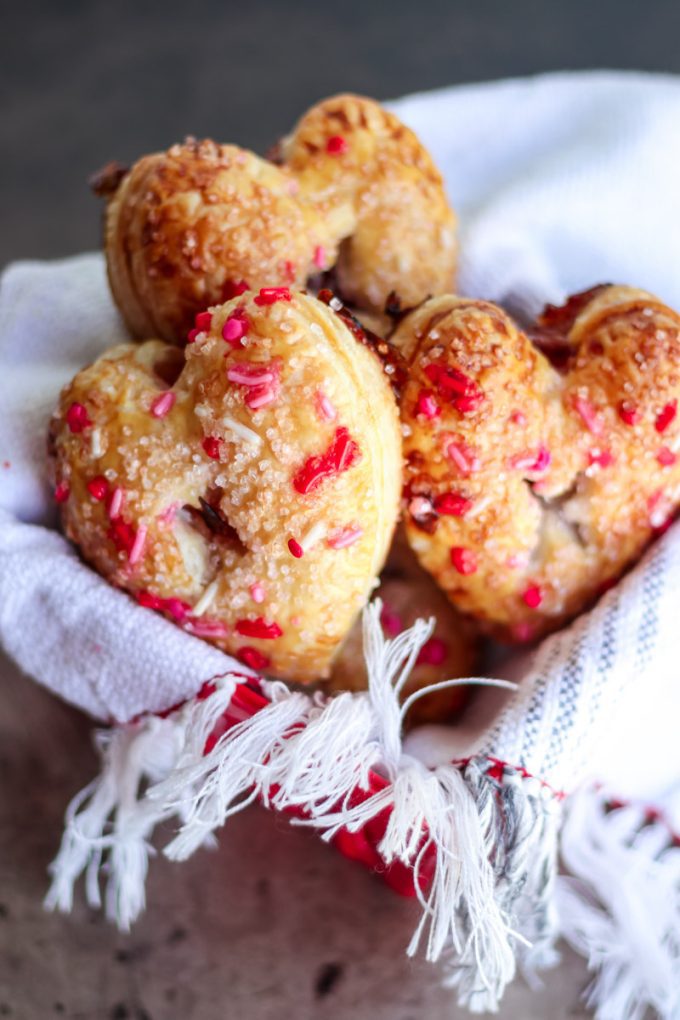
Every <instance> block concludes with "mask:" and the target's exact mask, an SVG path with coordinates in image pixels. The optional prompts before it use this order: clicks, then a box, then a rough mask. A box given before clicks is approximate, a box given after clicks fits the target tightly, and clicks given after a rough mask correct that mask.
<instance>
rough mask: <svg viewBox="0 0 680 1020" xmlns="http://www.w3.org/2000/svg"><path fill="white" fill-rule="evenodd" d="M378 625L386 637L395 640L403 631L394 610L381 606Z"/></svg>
mask: <svg viewBox="0 0 680 1020" xmlns="http://www.w3.org/2000/svg"><path fill="white" fill-rule="evenodd" d="M380 623H381V624H382V629H383V630H384V631H385V633H386V634H387V636H388V637H391V638H395V637H396V636H397V635H398V634H401V632H402V630H403V629H404V624H403V622H402V619H401V616H400V615H399V613H396V612H395V611H394V609H390V607H389V606H386V605H385V606H383V609H382V612H381V614H380Z"/></svg>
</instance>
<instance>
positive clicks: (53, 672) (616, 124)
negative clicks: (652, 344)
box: [0, 72, 680, 1017]
mask: <svg viewBox="0 0 680 1020" xmlns="http://www.w3.org/2000/svg"><path fill="white" fill-rule="evenodd" d="M391 106H392V108H393V109H394V110H395V111H396V112H397V113H398V114H399V115H400V116H401V117H403V119H404V120H405V121H406V122H407V123H408V124H410V125H411V126H412V127H413V128H414V129H415V130H416V131H417V133H418V134H419V135H420V137H421V138H422V140H423V141H424V143H425V144H426V145H427V146H428V147H429V148H430V150H431V151H432V154H433V156H434V158H435V160H436V162H437V163H438V165H439V166H440V168H441V170H442V171H443V173H444V176H445V178H446V182H447V187H448V190H449V193H450V196H451V199H452V202H453V203H454V205H455V207H456V209H457V211H458V213H459V216H460V240H461V267H460V281H459V285H460V289H461V290H462V291H463V292H464V293H466V294H472V295H475V296H480V297H485V298H490V299H492V300H497V301H500V302H502V303H504V304H505V305H506V306H508V307H509V308H510V309H511V310H513V311H515V312H516V313H517V314H518V315H520V316H521V317H526V316H530V315H532V314H534V313H535V312H536V311H537V310H538V309H539V308H540V307H541V306H542V305H543V304H544V303H545V302H546V301H551V302H555V301H560V300H561V299H562V298H563V297H564V296H565V295H566V294H567V293H570V292H573V291H575V290H579V289H583V288H586V287H589V286H592V285H593V284H595V283H600V282H607V281H612V282H621V283H630V284H634V285H636V286H641V287H645V288H647V289H649V290H651V291H653V292H654V293H656V294H658V296H659V297H660V298H662V299H663V300H665V301H667V302H668V303H669V304H671V305H674V306H675V307H677V308H680V273H678V272H677V266H678V265H680V234H679V233H678V231H677V230H676V229H675V227H676V224H677V223H678V222H680V189H678V188H677V183H676V178H677V170H676V167H677V162H678V161H677V160H676V159H675V155H676V154H677V155H680V137H679V136H678V133H677V125H678V123H680V81H679V80H677V79H675V78H671V77H665V76H658V75H643V74H614V73H604V72H602V73H588V74H573V75H571V74H559V75H547V76H542V77H538V78H533V79H525V80H517V81H507V82H498V83H492V84H487V85H475V86H466V87H459V88H453V89H447V90H443V91H440V92H435V93H429V94H423V95H418V96H412V97H407V98H406V99H403V100H400V101H397V102H395V103H393V104H391ZM124 338H125V329H124V327H123V325H122V323H121V321H120V319H119V317H118V315H117V313H116V311H115V309H114V307H113V305H112V302H111V299H110V296H109V293H108V288H107V284H106V278H105V271H104V265H103V260H102V258H101V256H100V255H84V256H79V257H76V258H73V259H68V260H64V261H62V262H58V263H39V262H24V263H18V264H16V265H13V266H11V267H10V268H9V269H8V270H7V271H6V272H5V274H4V276H3V278H2V284H1V286H0V643H2V644H3V645H4V646H5V647H6V648H7V650H8V651H9V652H10V654H11V655H12V656H13V657H14V658H15V659H16V661H17V662H18V663H19V665H20V666H22V667H23V668H24V669H25V670H26V671H27V672H28V673H30V674H31V675H33V676H34V677H35V678H36V679H37V680H39V681H40V682H41V683H44V684H45V685H46V686H48V687H49V688H50V689H51V690H53V691H54V692H55V693H57V694H59V695H60V696H62V697H64V698H66V699H67V700H68V701H70V702H71V703H73V704H75V705H78V706H80V707H81V708H84V709H85V710H86V711H88V712H90V714H92V715H93V716H95V717H96V718H98V719H101V720H104V721H111V720H115V721H122V720H128V719H131V718H133V717H135V716H136V715H138V714H139V713H140V712H141V711H143V710H149V711H158V710H161V709H165V708H167V707H168V706H170V705H172V704H175V703H176V702H178V701H180V700H182V699H184V698H186V697H189V696H190V695H191V694H193V693H195V692H196V691H197V690H198V689H199V688H200V687H201V685H202V683H203V682H204V681H205V680H206V679H208V678H209V677H212V676H214V675H216V674H223V673H226V672H228V670H229V669H231V668H238V670H239V672H241V673H243V671H244V670H243V667H242V666H238V667H236V666H235V664H234V662H233V660H231V659H229V658H228V657H227V656H224V655H222V654H221V653H220V652H217V651H216V650H215V649H212V648H210V647H209V646H207V645H205V644H204V643H202V642H200V641H198V640H197V639H195V638H192V637H190V636H189V635H187V634H185V633H183V632H181V631H180V630H179V629H177V628H175V627H173V625H172V624H170V623H168V622H166V621H165V620H162V619H160V618H158V617H157V616H155V615H154V614H153V613H152V612H150V611H148V610H145V609H143V608H141V607H139V606H137V605H135V604H134V603H133V601H132V600H131V599H130V598H128V597H127V596H126V595H124V594H123V593H121V592H119V591H115V590H113V589H112V588H110V587H109V586H108V585H107V584H106V583H105V582H104V581H103V580H101V579H100V578H99V577H97V576H96V575H95V574H94V573H93V572H92V571H90V570H89V569H88V568H87V567H85V566H84V565H83V564H82V563H81V562H80V560H79V559H78V557H77V556H76V555H75V553H74V552H73V550H72V549H71V548H70V547H69V545H68V543H67V542H66V541H65V540H64V539H63V538H62V537H61V536H60V534H59V533H58V531H57V529H56V515H55V512H54V507H53V502H52V497H51V492H50V487H49V484H48V482H47V477H46V452H45V432H46V428H47V423H48V419H49V415H50V412H51V410H52V408H53V407H54V405H55V403H56V401H57V396H58V392H59V389H60V387H61V386H62V385H63V383H64V382H66V381H67V380H68V379H69V378H70V377H71V376H72V375H73V374H74V373H75V372H76V371H77V370H78V369H79V368H81V367H82V366H83V365H84V364H86V363H87V362H88V361H90V360H92V359H93V358H94V357H96V356H97V355H98V354H99V353H100V352H101V351H103V350H104V349H105V348H106V347H108V346H110V345H111V344H113V343H116V342H118V341H120V340H122V339H124ZM678 605H680V524H677V525H675V526H674V527H673V528H671V529H670V531H669V532H668V533H667V534H666V535H665V536H664V537H663V538H662V539H661V540H660V541H659V542H657V543H656V544H655V546H654V547H653V548H652V549H651V550H650V551H649V552H648V554H647V555H646V557H645V558H644V560H643V562H642V563H641V564H640V565H639V566H638V567H637V568H636V569H635V570H633V571H632V572H631V573H630V575H629V576H628V577H627V578H625V579H624V581H623V582H622V583H621V584H620V585H618V586H617V588H616V589H615V590H613V591H610V592H609V593H608V594H607V595H606V596H605V597H604V598H603V599H602V600H601V601H600V603H599V604H598V606H597V607H596V608H595V609H594V610H593V611H592V612H591V613H589V614H587V615H586V616H583V617H582V618H581V619H579V620H578V621H576V623H575V624H574V625H573V626H572V627H570V628H568V629H567V630H565V631H564V632H562V633H560V634H558V635H553V636H552V637H550V638H548V639H547V640H546V641H545V642H543V644H542V645H541V647H540V648H539V650H538V652H537V653H536V655H535V657H534V658H533V659H532V660H531V661H529V662H526V663H524V664H523V665H522V667H521V668H519V667H517V666H516V667H515V671H516V675H519V676H520V677H521V685H520V690H519V691H518V693H517V694H515V695H512V696H510V695H508V694H500V693H498V692H488V695H487V692H485V697H484V698H480V699H479V704H480V709H479V711H480V713H481V714H480V715H477V716H473V717H471V718H468V719H467V720H466V722H465V723H464V724H463V725H462V726H461V727H459V728H457V729H454V730H452V731H445V730H442V729H436V728H432V729H428V730H426V731H422V732H420V733H416V734H414V735H413V736H412V737H411V738H409V742H408V744H407V745H406V748H407V751H410V752H411V753H415V754H417V755H418V757H419V758H421V759H422V760H424V761H426V762H427V763H428V764H432V765H437V764H438V763H439V762H442V761H446V760H449V759H450V758H451V757H452V756H453V755H460V754H461V753H469V752H480V753H482V754H493V755H497V756H498V757H500V758H502V759H503V760H505V761H509V762H511V763H512V764H513V765H515V766H518V767H520V768H526V769H528V770H529V771H530V772H532V773H534V774H536V775H539V776H540V777H541V778H543V779H545V780H546V781H548V782H549V783H551V784H552V785H553V786H554V787H558V788H560V789H566V790H571V789H573V788H574V787H575V786H577V785H578V784H579V783H582V782H583V781H584V780H585V779H587V778H589V777H591V776H594V777H598V778H600V779H602V780H604V781H606V782H607V784H608V786H609V787H610V788H611V789H613V790H618V791H619V792H620V793H621V794H622V795H626V794H627V795H631V796H639V797H645V798H648V799H650V800H654V801H656V802H657V803H659V802H660V803H662V804H663V805H664V806H665V807H666V809H667V810H668V811H669V812H671V814H672V813H673V812H674V811H675V812H676V814H675V815H674V816H673V817H675V819H676V820H677V822H678V823H680V799H679V798H678V795H677V790H678V780H680V752H679V751H678V741H677V720H678V718H679V710H680V683H679V682H678V673H679V671H678V667H677V662H676V659H677V652H676V640H675V631H676V630H677V624H676V619H677V606H678ZM121 732H125V731H121ZM664 881H665V879H664ZM569 902H570V904H572V906H573V903H572V901H571V900H569ZM574 916H576V920H575V921H574ZM570 917H571V918H572V922H573V925H572V926H573V928H574V932H575V934H574V939H575V940H576V939H577V937H578V931H577V929H578V926H579V924H581V923H582V922H583V913H582V912H581V913H579V911H578V910H576V911H574V910H571V913H570ZM624 928H625V925H624ZM676 934H677V933H671V942H672V944H673V946H675V941H674V940H676ZM659 938H660V940H663V941H664V945H667V944H670V943H669V940H668V936H667V933H666V932H665V931H664V932H662V933H661V934H660V936H659ZM590 941H591V943H592V939H591V940H590ZM591 948H592V946H591ZM628 949H630V947H628ZM672 951H673V953H676V952H677V951H676V950H675V949H673V950H672ZM629 957H630V960H631V961H634V960H635V958H636V954H635V951H634V946H633V949H630V952H629ZM673 959H675V957H673ZM626 966H627V968H628V971H630V969H631V968H630V966H629V965H628V964H627V965H626ZM665 980H666V979H665V978H664V979H663V980H662V979H659V982H658V985H659V987H661V985H662V984H663V989H664V992H663V994H665V989H666V986H667V982H666V983H665V984H664V982H665ZM502 983H503V982H502V981H501V980H499V982H498V986H499V987H500V986H501V985H502ZM643 983H644V982H643ZM626 987H627V988H633V991H632V992H630V996H632V997H634V996H635V995H636V994H637V991H636V988H637V985H635V986H634V983H633V982H632V981H629V982H628V984H627V985H626ZM644 995H646V998H644V996H643V1001H657V1000H655V999H653V997H651V996H650V995H649V994H648V993H647V991H644ZM659 996H660V998H659V1001H661V999H662V995H661V993H659ZM631 1001H632V998H631ZM663 1002H664V1003H665V1002H666V999H663ZM626 1008H628V1007H626ZM631 1008H633V1007H631ZM663 1008H664V1010H666V1006H665V1005H664V1007H663ZM670 1008H671V1007H669V1009H670ZM672 1008H674V1007H672ZM604 1015H605V1014H604V1013H603V1014H602V1016H604ZM627 1015H628V1014H627ZM629 1015H631V1016H633V1015H634V1014H633V1013H632V1012H630V1014H629ZM664 1015H667V1016H669V1017H670V1016H672V1015H674V1014H673V1013H671V1012H669V1011H668V1010H666V1012H665V1014H664Z"/></svg>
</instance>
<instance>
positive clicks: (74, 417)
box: [66, 403, 92, 432]
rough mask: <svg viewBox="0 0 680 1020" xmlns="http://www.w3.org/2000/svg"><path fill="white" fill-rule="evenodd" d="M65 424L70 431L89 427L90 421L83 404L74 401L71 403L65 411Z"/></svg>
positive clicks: (79, 430) (80, 430) (78, 430)
mask: <svg viewBox="0 0 680 1020" xmlns="http://www.w3.org/2000/svg"><path fill="white" fill-rule="evenodd" d="M66 424H67V425H68V427H69V428H70V430H71V432H82V431H83V429H86V428H89V427H90V425H91V424H92V422H91V421H90V417H89V415H88V413H87V411H86V409H85V408H84V407H83V405H82V404H77V403H75V404H71V406H70V407H69V409H68V411H67V412H66Z"/></svg>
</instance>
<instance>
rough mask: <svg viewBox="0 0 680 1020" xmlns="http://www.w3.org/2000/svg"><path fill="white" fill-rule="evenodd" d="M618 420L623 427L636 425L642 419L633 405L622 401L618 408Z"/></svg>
mask: <svg viewBox="0 0 680 1020" xmlns="http://www.w3.org/2000/svg"><path fill="white" fill-rule="evenodd" d="M618 412H619V418H620V419H621V421H622V422H623V424H624V425H637V423H638V422H639V421H640V419H641V418H642V415H641V413H640V411H639V409H638V408H637V407H635V406H634V405H633V404H629V403H628V401H627V400H622V401H621V403H620V404H619V406H618Z"/></svg>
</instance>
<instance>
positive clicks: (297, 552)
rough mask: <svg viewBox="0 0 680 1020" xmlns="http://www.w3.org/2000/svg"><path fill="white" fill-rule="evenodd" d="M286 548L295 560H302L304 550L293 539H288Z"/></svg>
mask: <svg viewBox="0 0 680 1020" xmlns="http://www.w3.org/2000/svg"><path fill="white" fill-rule="evenodd" d="M288 548H289V550H290V554H291V556H294V557H295V559H296V560H299V559H302V557H303V556H304V554H305V550H304V549H303V548H302V546H301V545H300V543H299V542H297V541H296V540H295V539H294V538H289V539H288Z"/></svg>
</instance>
